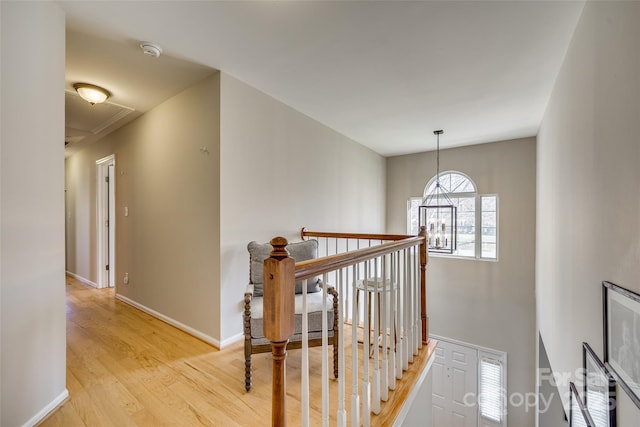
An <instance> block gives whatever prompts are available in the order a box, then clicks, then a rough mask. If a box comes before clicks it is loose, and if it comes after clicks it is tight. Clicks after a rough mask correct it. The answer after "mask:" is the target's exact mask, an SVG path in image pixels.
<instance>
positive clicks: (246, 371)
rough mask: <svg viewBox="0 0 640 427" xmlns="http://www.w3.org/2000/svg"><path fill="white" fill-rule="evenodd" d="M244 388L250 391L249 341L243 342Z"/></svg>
mask: <svg viewBox="0 0 640 427" xmlns="http://www.w3.org/2000/svg"><path fill="white" fill-rule="evenodd" d="M244 388H245V389H246V390H247V393H248V392H249V390H251V341H250V340H245V342H244Z"/></svg>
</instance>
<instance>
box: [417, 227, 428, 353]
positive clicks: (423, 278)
mask: <svg viewBox="0 0 640 427" xmlns="http://www.w3.org/2000/svg"><path fill="white" fill-rule="evenodd" d="M419 235H420V237H423V238H424V239H423V240H422V243H420V289H421V291H422V292H421V295H420V316H421V318H422V342H423V343H425V344H426V343H428V342H429V316H427V263H428V262H429V253H428V251H427V226H426V225H423V226H421V227H420V234H419Z"/></svg>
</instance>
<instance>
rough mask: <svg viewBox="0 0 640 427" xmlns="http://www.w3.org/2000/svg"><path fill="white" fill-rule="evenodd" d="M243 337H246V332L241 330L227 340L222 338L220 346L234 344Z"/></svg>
mask: <svg viewBox="0 0 640 427" xmlns="http://www.w3.org/2000/svg"><path fill="white" fill-rule="evenodd" d="M242 339H244V333H242V332H240V333H239V334H236V335H233V336H231V337H229V338H227V339H226V340H222V341H221V342H220V348H223V347H226V346H228V345H230V344H233V343H235V342H237V341H240V340H242Z"/></svg>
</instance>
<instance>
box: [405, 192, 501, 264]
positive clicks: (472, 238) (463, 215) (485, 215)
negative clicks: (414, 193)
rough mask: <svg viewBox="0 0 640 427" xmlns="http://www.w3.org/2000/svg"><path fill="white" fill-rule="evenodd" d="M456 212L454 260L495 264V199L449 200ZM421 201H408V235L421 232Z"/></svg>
mask: <svg viewBox="0 0 640 427" xmlns="http://www.w3.org/2000/svg"><path fill="white" fill-rule="evenodd" d="M451 202H452V203H453V204H454V205H455V206H456V208H457V231H458V245H457V249H456V251H455V252H454V253H453V256H459V257H465V258H478V259H490V260H495V259H497V258H498V196H497V195H495V194H492V195H479V196H466V195H465V196H461V197H451ZM421 204H422V198H421V197H411V198H409V199H408V200H407V234H411V235H417V234H418V233H419V232H420V229H419V224H418V220H419V218H418V211H419V207H420V205H421Z"/></svg>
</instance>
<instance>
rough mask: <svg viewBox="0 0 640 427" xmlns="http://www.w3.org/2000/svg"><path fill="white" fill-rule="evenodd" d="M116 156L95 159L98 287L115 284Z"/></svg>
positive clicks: (109, 286)
mask: <svg viewBox="0 0 640 427" xmlns="http://www.w3.org/2000/svg"><path fill="white" fill-rule="evenodd" d="M115 168H116V158H115V154H112V155H110V156H107V157H103V158H102V159H100V160H96V173H97V180H96V186H97V187H96V200H97V205H96V209H97V212H96V219H97V224H96V230H97V233H96V234H97V236H98V240H97V244H98V247H97V254H98V256H97V259H98V287H99V288H112V287H114V286H115V284H116V280H115V278H116V274H115V273H116V174H115Z"/></svg>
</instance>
